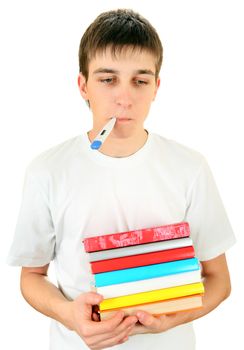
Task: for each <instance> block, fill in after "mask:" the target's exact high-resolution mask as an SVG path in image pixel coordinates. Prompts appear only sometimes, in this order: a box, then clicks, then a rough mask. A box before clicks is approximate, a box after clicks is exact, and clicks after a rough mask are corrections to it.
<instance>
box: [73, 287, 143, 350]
mask: <svg viewBox="0 0 244 350" xmlns="http://www.w3.org/2000/svg"><path fill="white" fill-rule="evenodd" d="M101 301H102V296H101V295H100V294H97V293H95V292H89V293H84V294H81V295H80V296H79V297H78V298H76V299H75V300H74V301H72V302H71V323H70V324H71V327H70V328H71V329H72V330H74V331H76V333H78V335H79V336H80V337H81V338H82V339H83V340H84V342H85V343H86V344H87V346H88V347H89V348H90V349H92V350H97V349H104V348H107V347H111V346H114V345H117V344H121V343H123V342H125V341H126V340H128V335H129V333H130V331H131V330H132V329H133V327H134V325H135V323H136V322H137V317H136V316H129V317H126V318H124V312H123V311H119V312H117V313H116V314H115V315H114V316H113V317H112V318H110V319H108V320H104V321H101V322H98V321H99V319H98V316H97V314H96V313H94V312H93V311H94V310H92V309H93V306H94V305H97V304H99V303H100V302H101Z"/></svg>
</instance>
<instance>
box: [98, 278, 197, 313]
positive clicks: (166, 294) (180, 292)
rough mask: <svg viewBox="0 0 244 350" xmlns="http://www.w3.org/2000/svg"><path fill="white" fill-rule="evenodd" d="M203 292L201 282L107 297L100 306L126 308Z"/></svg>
mask: <svg viewBox="0 0 244 350" xmlns="http://www.w3.org/2000/svg"><path fill="white" fill-rule="evenodd" d="M203 292H204V287H203V284H202V283H201V282H199V283H193V284H186V285H183V286H178V287H172V288H164V289H158V290H153V291H149V292H144V293H137V294H131V295H125V296H121V297H118V298H111V299H105V300H103V301H102V302H101V303H100V305H99V307H100V310H101V311H103V310H110V309H116V308H124V307H127V306H132V305H138V304H144V303H150V302H156V301H162V300H167V299H174V298H179V297H183V296H188V295H193V294H203Z"/></svg>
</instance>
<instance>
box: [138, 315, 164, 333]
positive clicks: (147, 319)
mask: <svg viewBox="0 0 244 350" xmlns="http://www.w3.org/2000/svg"><path fill="white" fill-rule="evenodd" d="M136 316H137V317H138V321H139V322H140V323H141V324H142V325H143V326H145V327H147V328H150V329H155V330H157V329H158V328H159V327H160V325H161V322H160V320H159V319H158V318H157V317H154V316H153V315H151V314H149V313H147V312H144V311H138V312H137V313H136Z"/></svg>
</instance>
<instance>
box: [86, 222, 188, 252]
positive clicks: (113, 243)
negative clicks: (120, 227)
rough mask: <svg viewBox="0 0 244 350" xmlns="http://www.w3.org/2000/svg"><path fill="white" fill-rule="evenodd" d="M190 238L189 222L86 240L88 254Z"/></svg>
mask: <svg viewBox="0 0 244 350" xmlns="http://www.w3.org/2000/svg"><path fill="white" fill-rule="evenodd" d="M189 236H190V228H189V224H188V223H187V222H180V223H177V224H171V225H164V226H158V227H152V228H145V229H141V230H134V231H128V232H119V233H113V234H105V235H102V236H95V237H88V238H85V239H84V241H83V242H84V246H85V251H86V252H87V253H90V252H95V251H99V250H106V249H114V248H121V247H128V246H132V245H137V244H144V243H150V242H158V241H166V240H170V239H176V238H183V237H189Z"/></svg>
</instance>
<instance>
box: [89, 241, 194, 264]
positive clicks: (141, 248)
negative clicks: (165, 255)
mask: <svg viewBox="0 0 244 350" xmlns="http://www.w3.org/2000/svg"><path fill="white" fill-rule="evenodd" d="M192 245H193V242H192V239H191V238H189V237H187V238H178V239H170V240H168V241H160V242H153V243H145V244H138V245H133V246H130V247H123V248H115V249H108V250H100V251H98V252H92V253H89V258H90V261H91V262H93V261H100V260H106V259H114V258H120V257H122V256H131V255H137V254H145V253H150V252H158V251H160V250H168V249H175V248H183V247H189V246H192Z"/></svg>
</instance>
